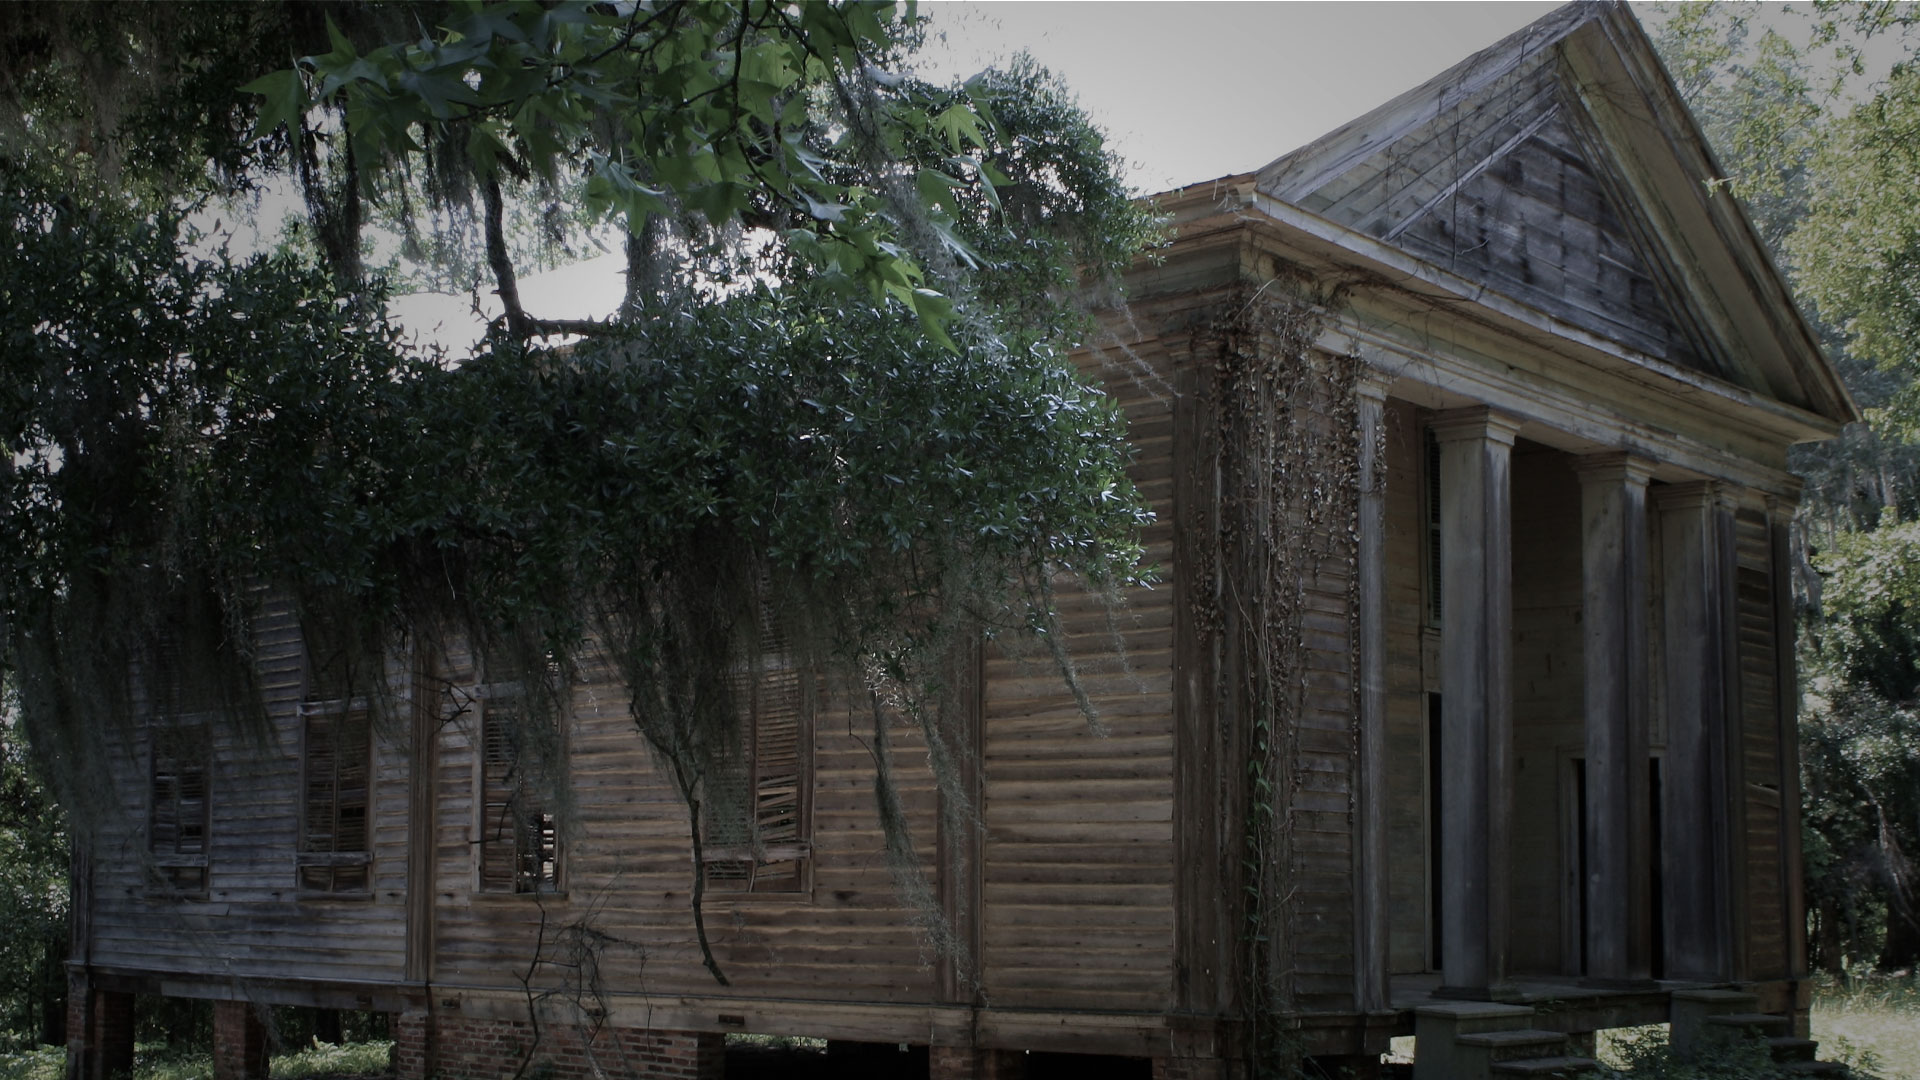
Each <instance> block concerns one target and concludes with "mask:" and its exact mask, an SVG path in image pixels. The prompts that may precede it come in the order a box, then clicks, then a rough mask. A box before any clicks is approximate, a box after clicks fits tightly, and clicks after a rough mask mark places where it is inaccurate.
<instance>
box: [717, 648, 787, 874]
mask: <svg viewBox="0 0 1920 1080" xmlns="http://www.w3.org/2000/svg"><path fill="white" fill-rule="evenodd" d="M771 622H772V620H771V619H768V620H767V623H768V624H769V625H767V626H766V627H764V628H763V635H762V641H763V643H764V644H766V645H768V646H771V647H769V648H766V649H765V650H764V655H763V657H762V658H761V661H760V663H759V664H758V665H754V666H753V668H751V669H747V670H743V671H741V672H739V673H738V674H736V675H735V676H734V678H735V684H734V687H733V691H734V695H735V702H736V705H737V707H738V708H739V709H740V710H741V716H740V739H741V754H740V760H739V762H738V766H737V768H736V769H735V770H732V771H731V772H730V774H729V775H724V776H719V777H714V778H712V779H710V781H709V785H708V786H709V791H708V804H709V807H708V814H707V821H706V825H705V832H704V840H705V843H704V845H703V846H704V848H705V851H704V853H703V854H704V858H705V862H706V867H705V871H706V878H707V887H708V888H709V889H715V890H720V891H727V892H749V893H797V892H804V891H805V890H806V889H807V887H808V882H807V862H808V858H809V856H810V855H811V843H810V841H811V834H810V828H809V821H808V815H809V811H810V809H811V807H810V805H809V803H810V801H811V798H812V787H813V753H812V751H813V725H812V723H811V717H810V715H809V711H808V707H807V704H808V703H807V701H806V696H807V695H805V694H804V693H802V682H801V679H802V676H801V673H800V670H799V668H798V667H797V666H795V665H794V664H793V662H792V659H791V655H790V654H789V652H788V650H787V649H786V647H785V642H784V641H781V640H780V639H779V638H778V636H777V634H776V633H775V632H774V631H773V629H772V627H771V625H770V624H771Z"/></svg>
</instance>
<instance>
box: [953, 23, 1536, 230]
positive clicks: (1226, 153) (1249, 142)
mask: <svg viewBox="0 0 1920 1080" xmlns="http://www.w3.org/2000/svg"><path fill="white" fill-rule="evenodd" d="M1559 6H1560V4H1559V3H1555V2H1540V0H1509V2H1499V3H1495V2H1492V0H1456V2H1435V0H1428V2H1423V3H1414V2H1405V0H1403V2H1377V3H1360V2H1354V0H1346V2H1318V3H1307V2H1297V3H1271V2H1269V3H1252V2H1248V3H1167V2H1142V3H1118V2H1112V0H1105V2H1087V3H1066V2H1059V0H1034V2H1021V3H1013V2H1002V3H973V2H956V0H932V2H927V0H923V2H922V3H921V4H920V10H921V12H922V13H924V14H926V15H927V16H928V17H929V18H930V20H931V23H932V27H933V33H932V35H931V36H930V38H929V41H928V43H927V47H926V49H925V50H923V53H922V59H921V65H922V67H923V69H924V70H925V71H926V72H927V73H928V74H929V75H935V76H942V77H944V76H958V77H965V76H967V75H971V74H973V73H974V72H975V71H978V70H980V69H981V68H983V67H986V66H988V65H989V64H990V63H992V62H994V61H996V60H1004V59H1006V58H1007V57H1009V56H1011V55H1012V54H1014V53H1015V52H1018V51H1020V50H1023V49H1024V50H1025V51H1027V52H1029V53H1031V54H1032V55H1033V58H1034V59H1035V60H1037V61H1039V62H1040V63H1041V64H1042V65H1043V66H1045V67H1047V68H1050V69H1052V70H1053V72H1054V73H1055V74H1058V75H1060V76H1061V77H1063V78H1064V79H1065V80H1066V83H1067V85H1068V86H1069V87H1071V88H1072V90H1073V92H1074V94H1075V96H1076V97H1078V98H1079V101H1080V105H1081V107H1082V108H1084V109H1086V110H1087V111H1088V113H1089V114H1091V115H1092V117H1093V119H1094V120H1095V121H1096V122H1097V123H1099V124H1100V126H1101V127H1103V128H1105V129H1106V131H1107V134H1108V139H1109V144H1110V145H1112V146H1113V147H1115V148H1116V149H1117V150H1119V151H1120V153H1121V155H1122V156H1123V158H1124V159H1125V160H1126V162H1127V163H1128V167H1129V168H1128V179H1129V180H1130V181H1131V182H1132V183H1133V184H1134V185H1135V186H1136V187H1138V188H1140V189H1141V191H1143V192H1156V191H1165V190H1168V189H1170V188H1175V187H1180V186H1182V185H1185V184H1191V183H1195V182H1197V181H1201V180H1211V179H1213V178H1214V177H1216V176H1225V175H1228V174H1231V173H1237V172H1246V171H1248V170H1252V169H1257V168H1259V167H1260V166H1262V165H1265V164H1266V163H1267V162H1269V161H1272V160H1273V159H1274V158H1276V157H1279V156H1280V155H1281V154H1284V153H1286V152H1287V151H1289V150H1292V149H1294V148H1295V147H1297V146H1301V145H1303V144H1305V143H1308V142H1311V141H1312V140H1314V139H1316V138H1318V137H1320V136H1321V135H1324V134H1326V133H1327V132H1329V131H1331V130H1333V129H1334V128H1336V127H1339V126H1340V125H1341V124H1344V123H1346V122H1347V121H1348V120H1351V119H1353V118H1354V117H1356V116H1359V115H1361V114H1362V113H1365V112H1366V111H1367V110H1369V109H1371V108H1373V107H1374V106H1376V105H1380V104H1383V103H1385V102H1386V101H1387V100H1389V99H1391V98H1392V97H1393V96H1394V95H1396V94H1399V93H1400V92H1402V91H1404V90H1409V89H1411V88H1413V87H1415V86H1418V85H1420V84H1421V83H1423V82H1425V81H1426V80H1428V79H1430V78H1432V77H1433V76H1435V75H1438V74H1439V73H1440V72H1442V71H1445V70H1446V69H1447V68H1449V67H1451V66H1453V65H1454V64H1455V63H1457V62H1459V61H1461V60H1463V59H1465V58H1466V57H1467V56H1469V55H1470V54H1472V53H1474V52H1477V51H1479V50H1480V49H1483V48H1485V47H1487V46H1488V45H1491V44H1493V43H1494V42H1496V41H1498V40H1500V39H1501V38H1503V37H1505V36H1507V35H1508V34H1510V33H1512V32H1514V31H1515V30H1518V29H1520V28H1521V27H1523V26H1525V25H1526V24H1528V23H1530V22H1532V21H1534V20H1535V19H1538V18H1540V17H1541V16H1543V15H1545V14H1547V13H1548V12H1550V11H1552V10H1553V9H1555V8H1556V7H1559ZM943 38H944V40H943Z"/></svg>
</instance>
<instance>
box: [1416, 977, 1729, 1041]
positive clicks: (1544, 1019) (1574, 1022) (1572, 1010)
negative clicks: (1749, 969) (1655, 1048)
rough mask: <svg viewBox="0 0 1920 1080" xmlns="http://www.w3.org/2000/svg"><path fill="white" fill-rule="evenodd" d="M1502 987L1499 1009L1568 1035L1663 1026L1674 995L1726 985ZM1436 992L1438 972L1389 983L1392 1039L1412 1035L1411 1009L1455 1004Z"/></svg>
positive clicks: (1566, 980) (1532, 980) (1546, 983)
mask: <svg viewBox="0 0 1920 1080" xmlns="http://www.w3.org/2000/svg"><path fill="white" fill-rule="evenodd" d="M1508 983H1509V986H1510V987H1511V989H1512V991H1513V996H1512V997H1511V998H1507V997H1503V998H1501V1001H1502V1003H1503V1004H1512V1005H1531V1006H1533V1007H1534V1008H1535V1009H1536V1010H1538V1012H1539V1019H1538V1021H1537V1023H1538V1026H1539V1027H1541V1028H1543V1029H1545V1030H1549V1031H1562V1032H1566V1033H1568V1034H1575V1033H1580V1032H1588V1031H1597V1030H1600V1029H1602V1028H1616V1027H1635V1026H1638V1025H1641V1024H1664V1023H1666V1022H1667V1013H1668V1009H1669V1006H1670V999H1671V996H1672V994H1673V992H1674V991H1676V990H1707V989H1714V988H1721V987H1727V986H1729V985H1730V984H1728V983H1704V982H1686V981H1679V980H1659V981H1653V982H1650V983H1648V984H1647V985H1646V986H1644V987H1638V986H1636V987H1632V988H1627V989H1622V988H1619V987H1611V986H1595V985H1592V984H1589V983H1587V982H1586V981H1585V980H1584V979H1582V978H1580V977H1579V976H1577V975H1516V976H1513V977H1512V978H1511V979H1509V980H1508ZM1439 988H1440V975H1439V973H1438V972H1424V973H1420V974H1413V975H1395V976H1393V977H1392V978H1391V979H1390V980H1389V982H1388V992H1389V995H1390V997H1389V1000H1390V1001H1391V1002H1392V1004H1393V1011H1394V1013H1395V1014H1396V1016H1395V1033H1396V1034H1400V1035H1411V1034H1413V1010H1415V1009H1417V1008H1419V1007H1420V1006H1422V1005H1429V1004H1432V1003H1434V1002H1437V1001H1451V1000H1455V999H1451V998H1441V997H1436V996H1434V991H1436V990H1438V989H1439Z"/></svg>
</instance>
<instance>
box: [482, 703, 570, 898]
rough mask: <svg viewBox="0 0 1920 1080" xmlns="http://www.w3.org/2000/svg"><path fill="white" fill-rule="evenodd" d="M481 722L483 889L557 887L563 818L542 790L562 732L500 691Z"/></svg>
mask: <svg viewBox="0 0 1920 1080" xmlns="http://www.w3.org/2000/svg"><path fill="white" fill-rule="evenodd" d="M480 727H481V738H480V743H481V753H480V784H479V787H480V792H479V799H478V803H479V808H480V843H479V849H480V851H479V856H480V881H479V885H480V889H481V891H482V892H510V893H536V892H554V891H557V890H558V889H559V888H560V829H559V821H558V819H557V818H556V817H555V815H554V814H553V812H552V810H551V809H550V808H548V807H547V806H546V799H545V798H544V797H543V796H542V795H541V787H542V780H543V777H542V776H541V774H540V769H541V764H542V762H543V761H544V760H545V759H546V756H547V754H546V752H545V750H546V749H547V748H548V747H553V746H557V743H558V739H557V735H556V734H555V733H553V732H548V731H541V730H538V729H535V728H533V727H532V726H531V722H530V721H529V720H528V719H527V717H526V715H525V713H524V711H523V710H522V709H520V708H518V707H517V703H516V702H514V700H513V699H512V698H510V697H507V696H505V695H498V694H497V695H495V696H494V697H493V698H492V699H491V700H489V701H488V702H487V703H486V705H485V706H484V707H483V708H482V710H481V714H480ZM543 743H544V744H545V745H544V746H543V745H541V744H543Z"/></svg>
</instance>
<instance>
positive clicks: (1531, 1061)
mask: <svg viewBox="0 0 1920 1080" xmlns="http://www.w3.org/2000/svg"><path fill="white" fill-rule="evenodd" d="M1535 1015H1536V1014H1535V1013H1534V1010H1533V1009H1532V1007H1530V1006H1526V1005H1502V1004H1496V1003H1494V1002H1485V1001H1448V1002H1436V1003H1434V1004H1431V1005H1422V1006H1421V1007H1419V1008H1417V1009H1415V1010H1414V1011H1413V1036H1414V1054H1413V1080H1495V1078H1502V1080H1506V1078H1512V1080H1518V1078H1522V1077H1531V1078H1534V1080H1573V1078H1574V1077H1577V1076H1580V1075H1582V1074H1584V1073H1585V1072H1586V1071H1587V1070H1589V1069H1592V1068H1594V1062H1593V1060H1592V1059H1590V1058H1584V1057H1578V1056H1575V1055H1573V1054H1571V1053H1569V1052H1568V1047H1567V1037H1566V1036H1565V1035H1563V1034H1561V1033H1560V1032H1557V1031H1543V1030H1540V1029H1538V1028H1535V1027H1533V1026H1532V1021H1533V1019H1534V1017H1535Z"/></svg>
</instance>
